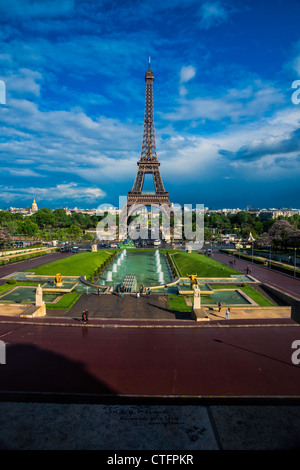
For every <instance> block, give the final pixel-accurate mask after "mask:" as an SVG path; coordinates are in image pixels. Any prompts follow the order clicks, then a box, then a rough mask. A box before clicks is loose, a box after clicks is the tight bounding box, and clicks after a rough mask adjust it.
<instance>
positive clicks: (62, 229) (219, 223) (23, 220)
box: [0, 208, 300, 240]
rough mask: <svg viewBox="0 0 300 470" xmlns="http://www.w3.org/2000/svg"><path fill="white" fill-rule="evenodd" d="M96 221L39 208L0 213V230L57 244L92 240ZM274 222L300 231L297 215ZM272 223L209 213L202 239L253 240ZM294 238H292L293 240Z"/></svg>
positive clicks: (251, 216)
mask: <svg viewBox="0 0 300 470" xmlns="http://www.w3.org/2000/svg"><path fill="white" fill-rule="evenodd" d="M99 220H100V217H99V216H96V215H89V214H82V213H80V212H75V213H72V214H70V215H69V214H67V213H66V211H65V209H55V210H53V211H52V210H51V209H48V208H41V209H39V210H38V211H37V212H35V213H34V214H32V215H30V216H26V217H24V216H23V215H22V214H19V213H11V212H8V211H0V227H2V228H5V229H6V230H7V232H8V234H9V236H10V237H13V236H14V235H16V234H18V235H25V236H28V237H39V238H42V239H45V240H47V239H49V240H50V239H55V238H56V239H59V240H69V239H74V240H76V239H79V238H83V239H87V240H91V239H92V238H93V237H92V236H91V235H90V234H85V235H84V231H85V230H88V229H95V228H96V226H97V223H98V221H99ZM276 220H285V221H287V222H288V223H289V225H290V226H292V227H293V228H294V229H295V230H299V229H300V215H297V214H296V215H293V216H292V217H283V216H280V217H278V219H276ZM276 220H275V219H266V220H263V219H262V218H260V217H259V216H256V215H254V214H251V213H249V212H247V211H240V212H238V213H236V214H228V215H225V214H222V213H216V212H211V213H209V214H205V215H204V232H205V239H206V240H210V239H211V238H212V237H213V236H214V237H215V236H218V235H221V234H229V233H234V234H236V235H237V237H239V238H240V237H242V238H246V237H247V236H248V235H249V233H250V232H251V233H252V235H253V237H254V238H256V239H257V238H258V237H259V236H260V235H262V234H266V233H268V232H269V230H270V229H271V228H272V226H273V225H274V223H275V222H276ZM195 223H196V222H195V217H194V224H195ZM172 224H173V220H171V226H172ZM296 238H297V237H296V236H294V239H296Z"/></svg>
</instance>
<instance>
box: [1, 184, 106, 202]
mask: <svg viewBox="0 0 300 470" xmlns="http://www.w3.org/2000/svg"><path fill="white" fill-rule="evenodd" d="M105 195H106V194H105V192H104V191H103V190H102V189H100V188H96V187H86V186H82V185H79V184H77V183H66V184H57V185H56V186H51V187H38V186H37V187H36V186H30V187H28V188H26V187H20V188H17V190H16V188H15V187H14V186H5V185H0V200H4V201H7V200H17V201H18V200H30V199H31V198H32V197H35V198H36V200H37V201H38V200H39V199H40V200H43V201H55V200H57V199H62V200H66V201H67V200H72V201H78V203H82V202H93V201H95V202H97V201H98V200H99V199H103V197H105ZM58 196H59V197H58Z"/></svg>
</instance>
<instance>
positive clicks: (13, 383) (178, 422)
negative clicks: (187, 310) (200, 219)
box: [0, 255, 300, 451]
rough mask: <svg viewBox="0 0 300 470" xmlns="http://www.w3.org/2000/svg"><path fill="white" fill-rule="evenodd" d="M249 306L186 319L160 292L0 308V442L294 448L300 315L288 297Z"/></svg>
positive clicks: (299, 419)
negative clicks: (291, 311)
mask: <svg viewBox="0 0 300 470" xmlns="http://www.w3.org/2000/svg"><path fill="white" fill-rule="evenodd" d="M52 256H53V255H52ZM52 259H53V258H52ZM40 261H41V260H40ZM44 262H45V261H44ZM23 266H24V265H23ZM11 268H12V266H11ZM19 269H20V264H19V266H18V270H19ZM4 275H5V274H4ZM281 277H282V278H283V277H284V276H283V275H281ZM297 282H299V281H297ZM293 289H294V287H293ZM84 308H87V309H88V311H89V321H88V323H87V324H83V323H82V322H81V312H82V310H83V309H84ZM247 310H251V309H247V308H241V309H238V308H236V309H232V315H231V318H230V319H229V320H226V319H225V318H224V316H225V309H224V312H223V311H221V312H218V311H217V309H207V312H208V316H209V317H210V319H207V321H204V322H195V321H192V320H190V318H189V314H179V313H178V312H177V313H176V312H171V311H169V309H168V304H167V298H166V296H163V295H157V294H151V295H150V297H140V298H136V297H135V296H134V295H131V294H127V295H125V296H124V298H121V297H119V296H117V295H106V294H101V295H100V296H98V295H96V294H88V295H86V294H84V295H83V296H82V297H81V298H80V300H79V302H77V303H76V304H75V305H74V306H73V307H72V308H71V309H70V310H69V311H55V310H53V311H52V312H51V313H50V314H48V315H47V316H46V317H42V318H31V319H22V318H20V317H17V316H13V315H3V316H0V339H1V340H2V341H4V342H5V344H6V364H5V365H1V366H0V367H1V369H0V372H1V379H2V380H1V385H0V398H1V401H0V448H2V449H99V450H101V449H104V450H107V449H116V450H130V449H133V450H138V449H140V450H147V449H149V450H153V449H155V450H161V449H163V450H170V451H172V450H176V449H184V450H191V451H192V450H204V449H205V450H208V449H210V450H220V449H242V450H246V449H247V450H248V449H249V450H253V449H254V450H259V449H270V450H278V449H286V450H287V449H291V450H295V449H297V448H299V446H300V442H299V437H298V436H299V435H300V411H299V406H298V404H299V397H300V374H299V367H300V366H299V365H297V364H294V363H293V362H292V360H291V357H292V353H293V350H292V349H291V345H292V343H293V341H294V340H297V339H299V338H300V329H299V324H298V323H296V322H295V321H293V320H292V319H291V318H290V317H289V316H288V315H286V310H285V306H282V310H281V309H280V307H277V312H278V314H277V316H273V317H272V318H270V317H269V318H268V317H266V316H265V313H266V310H264V308H262V309H261V312H260V313H262V314H263V315H264V318H261V317H260V313H259V310H257V315H256V317H255V316H253V312H252V316H250V315H249V312H247ZM49 312H50V310H49ZM280 312H281V313H280ZM11 423H13V425H11Z"/></svg>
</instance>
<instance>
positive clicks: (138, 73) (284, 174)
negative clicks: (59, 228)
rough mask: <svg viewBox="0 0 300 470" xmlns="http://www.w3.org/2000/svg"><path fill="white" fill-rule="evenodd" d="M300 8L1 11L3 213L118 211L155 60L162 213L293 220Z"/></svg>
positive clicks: (275, 4)
mask: <svg viewBox="0 0 300 470" xmlns="http://www.w3.org/2000/svg"><path fill="white" fill-rule="evenodd" d="M299 18H300V2H299V1H298V0H289V2H288V3H287V2H286V1H283V0H272V1H270V0H269V1H264V0H260V1H258V0H246V1H242V0H232V1H230V0H213V1H206V0H165V1H163V2H161V1H158V0H145V1H142V0H141V1H135V0H132V1H130V0H123V1H121V0H113V1H111V0H109V1H106V0H99V1H97V0H94V1H92V0H82V1H81V0H78V1H77V0H59V1H58V0H51V1H50V0H43V1H42V2H40V1H38V0H35V1H32V0H0V79H1V80H3V81H4V82H5V84H6V104H5V105H3V104H2V105H0V130H1V134H0V208H8V207H10V206H14V207H24V206H25V207H26V206H27V205H31V203H32V200H33V198H36V201H37V203H38V206H39V207H51V208H55V207H66V206H68V207H75V206H77V207H83V208H93V207H97V206H98V205H100V204H104V203H105V204H106V203H108V204H112V205H116V206H117V205H118V201H119V195H122V196H124V195H127V192H128V190H131V189H132V185H133V182H134V178H135V175H136V171H137V161H138V160H139V158H140V152H141V144H142V134H143V120H144V102H145V81H144V76H145V72H146V70H147V68H148V56H151V68H152V70H153V72H154V76H155V80H154V118H155V134H156V147H157V154H158V158H159V160H160V162H161V167H160V168H161V174H162V178H163V182H164V185H165V189H166V190H167V191H169V194H170V200H171V201H172V202H174V203H178V204H184V203H187V204H197V203H198V204H204V205H205V206H208V207H212V208H231V207H240V208H244V207H246V206H247V205H252V206H253V207H260V208H263V207H296V208H300V191H299V177H300V165H299V163H300V131H299V122H300V104H299V105H297V104H294V103H293V102H292V100H291V97H292V94H293V92H294V91H295V90H293V89H292V83H293V81H295V80H299V79H300V28H299Z"/></svg>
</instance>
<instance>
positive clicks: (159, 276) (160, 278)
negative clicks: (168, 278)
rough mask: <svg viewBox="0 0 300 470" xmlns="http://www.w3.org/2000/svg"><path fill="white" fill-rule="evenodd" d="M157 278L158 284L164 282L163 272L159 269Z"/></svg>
mask: <svg viewBox="0 0 300 470" xmlns="http://www.w3.org/2000/svg"><path fill="white" fill-rule="evenodd" d="M158 280H159V282H160V284H164V273H163V272H162V271H160V272H159V274H158Z"/></svg>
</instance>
